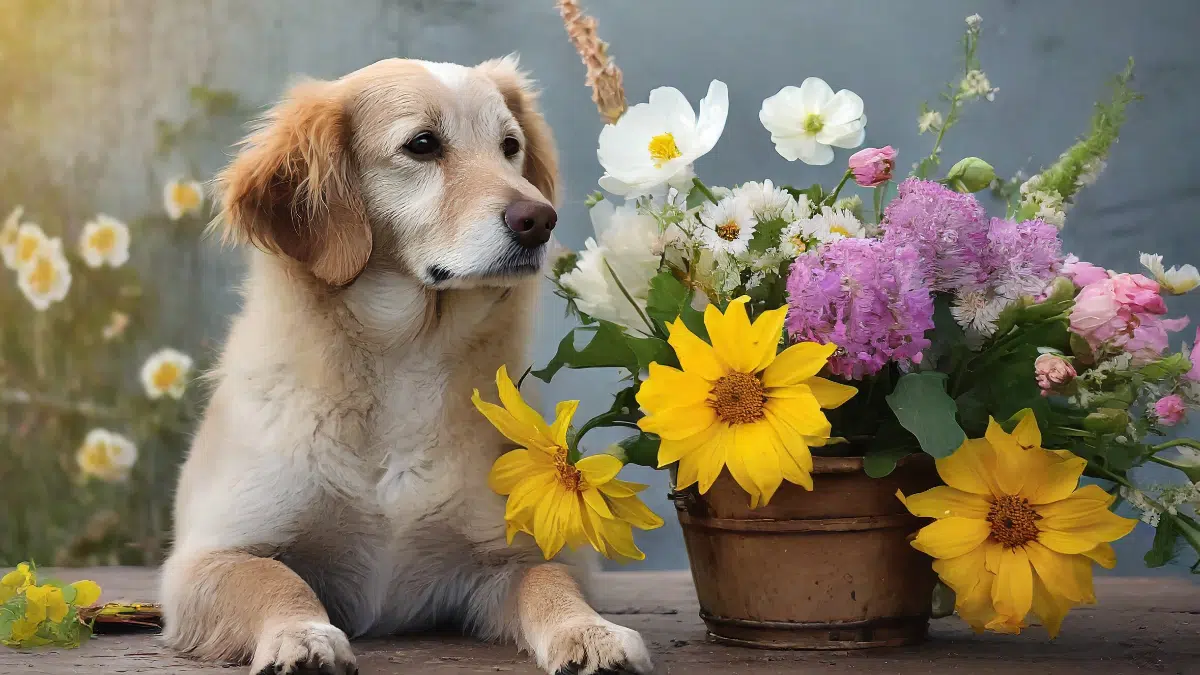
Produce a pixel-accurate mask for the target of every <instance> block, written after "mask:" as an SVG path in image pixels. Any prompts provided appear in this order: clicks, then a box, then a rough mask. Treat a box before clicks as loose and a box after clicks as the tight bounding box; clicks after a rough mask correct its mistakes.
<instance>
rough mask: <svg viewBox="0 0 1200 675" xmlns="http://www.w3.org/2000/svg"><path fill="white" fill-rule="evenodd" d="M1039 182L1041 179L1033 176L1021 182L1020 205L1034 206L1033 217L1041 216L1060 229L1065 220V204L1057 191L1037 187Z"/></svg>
mask: <svg viewBox="0 0 1200 675" xmlns="http://www.w3.org/2000/svg"><path fill="white" fill-rule="evenodd" d="M1040 183H1041V180H1040V179H1039V178H1038V177H1037V176H1034V177H1033V178H1030V179H1029V180H1027V181H1025V182H1024V183H1022V184H1021V205H1022V206H1027V205H1033V206H1036V207H1037V209H1036V210H1035V211H1034V214H1033V215H1034V217H1035V218H1041V219H1042V220H1044V221H1046V222H1047V223H1050V224H1051V225H1053V226H1055V227H1057V228H1058V229H1060V230H1061V229H1062V227H1063V225H1064V224H1065V223H1066V222H1067V208H1066V204H1064V203H1063V198H1062V196H1061V195H1059V194H1058V192H1057V191H1054V190H1040V189H1038V188H1039V186H1040Z"/></svg>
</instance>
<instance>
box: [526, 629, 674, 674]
mask: <svg viewBox="0 0 1200 675" xmlns="http://www.w3.org/2000/svg"><path fill="white" fill-rule="evenodd" d="M538 651H539V652H541V653H539V654H538V655H537V656H538V661H539V665H541V666H542V667H543V668H545V669H546V672H548V673H550V674H551V675H647V674H648V673H650V672H651V671H653V670H654V664H652V663H651V662H650V652H649V651H647V650H646V644H645V643H644V642H642V636H641V635H638V633H637V631H634V630H630V629H628V628H625V627H624V626H618V625H617V624H615V623H612V622H610V621H605V620H604V619H601V618H599V617H597V618H596V619H595V620H593V621H588V622H582V623H571V624H567V625H565V626H563V627H561V628H560V629H558V630H557V631H555V632H554V633H553V634H552V635H551V636H550V639H549V640H548V641H547V644H546V645H545V646H544V649H542V650H538Z"/></svg>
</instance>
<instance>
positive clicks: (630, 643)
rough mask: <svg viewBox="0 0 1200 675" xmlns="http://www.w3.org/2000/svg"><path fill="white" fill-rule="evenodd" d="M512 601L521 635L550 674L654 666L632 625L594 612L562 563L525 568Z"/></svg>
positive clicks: (572, 674)
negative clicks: (610, 619) (615, 621)
mask: <svg viewBox="0 0 1200 675" xmlns="http://www.w3.org/2000/svg"><path fill="white" fill-rule="evenodd" d="M513 605H514V607H513V610H514V611H515V612H516V619H517V626H518V630H519V631H520V637H521V639H522V641H523V642H524V643H525V644H526V645H527V646H528V647H529V649H530V650H531V651H532V652H533V656H534V658H535V659H536V660H537V663H538V665H539V666H540V667H542V668H543V669H545V671H546V672H547V673H550V674H551V675H593V674H604V675H610V674H611V675H615V674H618V673H637V674H638V675H644V674H645V673H649V672H651V671H652V670H653V668H654V666H653V665H652V664H651V662H650V653H649V652H648V651H647V650H646V645H645V643H643V642H642V637H641V636H640V635H638V633H637V631H633V630H630V629H628V628H625V627H623V626H618V625H617V624H615V623H612V622H611V621H607V620H605V619H604V618H603V617H601V616H600V615H599V614H597V613H596V610H594V609H592V608H591V606H590V605H588V603H587V601H586V600H584V598H583V594H582V593H580V591H579V586H578V584H576V583H575V579H574V578H572V577H571V575H570V573H569V572H568V570H567V568H566V567H565V566H563V565H556V564H543V565H538V566H536V567H533V568H530V569H529V570H528V571H527V572H525V575H524V576H523V577H522V578H521V579H520V580H519V581H518V582H517V587H516V597H515V602H514V603H513Z"/></svg>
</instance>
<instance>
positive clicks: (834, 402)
mask: <svg viewBox="0 0 1200 675" xmlns="http://www.w3.org/2000/svg"><path fill="white" fill-rule="evenodd" d="M805 384H807V385H808V388H809V389H811V390H812V394H813V396H815V397H816V399H817V403H819V404H821V407H822V408H825V409H827V410H829V409H832V408H837V407H840V406H841V405H842V404H843V403H845V402H846V401H849V400H850V399H852V398H854V395H855V394H857V393H858V389H855V388H854V387H851V386H850V385H847V384H841V383H838V382H833V381H830V380H826V379H825V378H823V377H813V378H810V379H808V380H807V381H805Z"/></svg>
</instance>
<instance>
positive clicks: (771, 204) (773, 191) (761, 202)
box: [733, 180, 807, 222]
mask: <svg viewBox="0 0 1200 675" xmlns="http://www.w3.org/2000/svg"><path fill="white" fill-rule="evenodd" d="M733 196H734V197H739V198H741V199H744V200H745V201H746V204H747V205H749V206H750V210H751V211H752V212H753V213H754V217H755V218H757V219H758V220H759V222H763V221H767V220H774V219H776V218H781V217H783V215H784V214H785V213H787V214H793V213H795V212H797V211H798V210H799V208H800V207H799V206H798V205H797V204H796V198H795V197H793V196H791V195H790V194H788V193H787V192H785V191H783V190H781V189H779V188H777V187H775V185H774V184H772V183H771V181H770V180H764V181H763V182H761V183H756V182H754V181H749V182H746V183H742V185H741V186H739V187H737V188H735V189H734V190H733ZM805 201H807V198H806V199H805Z"/></svg>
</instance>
